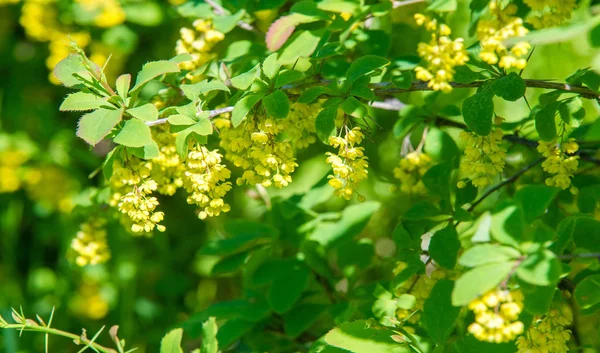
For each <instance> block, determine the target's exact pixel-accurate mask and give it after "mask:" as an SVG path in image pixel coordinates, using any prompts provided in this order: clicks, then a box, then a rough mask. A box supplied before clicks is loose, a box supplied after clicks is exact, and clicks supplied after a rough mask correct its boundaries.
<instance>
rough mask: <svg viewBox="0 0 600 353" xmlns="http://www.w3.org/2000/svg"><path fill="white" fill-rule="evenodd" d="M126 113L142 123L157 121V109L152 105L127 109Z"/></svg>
mask: <svg viewBox="0 0 600 353" xmlns="http://www.w3.org/2000/svg"><path fill="white" fill-rule="evenodd" d="M127 113H129V114H130V115H131V116H133V117H134V118H137V119H140V120H142V121H154V120H156V119H158V109H156V106H155V105H154V104H152V103H147V104H144V105H142V106H139V107H135V108H130V109H127Z"/></svg>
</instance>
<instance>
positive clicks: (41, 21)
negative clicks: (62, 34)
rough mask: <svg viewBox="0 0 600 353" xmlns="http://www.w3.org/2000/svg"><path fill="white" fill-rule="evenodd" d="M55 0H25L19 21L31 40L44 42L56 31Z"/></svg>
mask: <svg viewBox="0 0 600 353" xmlns="http://www.w3.org/2000/svg"><path fill="white" fill-rule="evenodd" d="M55 3H56V0H25V1H24V3H23V7H22V8H21V17H20V18H19V23H20V24H21V26H22V27H23V29H24V30H25V34H27V36H28V37H29V38H31V39H33V40H37V41H40V42H46V41H49V40H51V39H52V38H54V36H55V35H56V33H57V32H58V22H57V20H56V16H57V11H56V8H55V7H54V4H55Z"/></svg>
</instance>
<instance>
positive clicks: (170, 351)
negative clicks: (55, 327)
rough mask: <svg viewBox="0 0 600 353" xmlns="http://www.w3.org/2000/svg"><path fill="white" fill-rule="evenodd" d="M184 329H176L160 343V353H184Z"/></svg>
mask: <svg viewBox="0 0 600 353" xmlns="http://www.w3.org/2000/svg"><path fill="white" fill-rule="evenodd" d="M182 336H183V329H180V328H178V329H175V330H173V331H170V332H169V333H167V334H166V335H165V336H164V337H163V338H162V340H161V341H160V353H183V349H182V348H181V338H182Z"/></svg>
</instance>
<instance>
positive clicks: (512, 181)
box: [467, 158, 544, 212]
mask: <svg viewBox="0 0 600 353" xmlns="http://www.w3.org/2000/svg"><path fill="white" fill-rule="evenodd" d="M543 160H544V158H539V159H537V160H535V161H533V162H532V163H531V164H529V165H527V166H525V167H524V168H523V169H521V170H519V171H518V172H516V173H515V174H514V175H512V176H511V177H510V178H508V179H506V180H504V181H502V182H501V183H499V184H497V185H495V186H494V187H492V188H491V189H489V190H488V191H486V192H485V194H483V195H482V196H481V197H480V198H479V199H477V200H476V201H475V202H473V204H472V205H471V207H469V209H467V211H468V212H473V210H474V209H475V207H477V205H479V204H480V203H481V202H482V201H483V200H485V199H486V198H487V197H488V196H490V195H491V194H493V193H494V192H495V191H497V190H499V189H501V188H502V187H504V186H506V185H508V184H511V183H514V182H515V181H516V180H517V179H519V177H520V176H521V175H523V174H525V172H527V171H528V170H530V169H531V168H533V167H535V166H536V165H538V164H539V163H541V162H542V161H543Z"/></svg>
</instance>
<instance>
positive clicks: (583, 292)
mask: <svg viewBox="0 0 600 353" xmlns="http://www.w3.org/2000/svg"><path fill="white" fill-rule="evenodd" d="M574 294H575V300H577V304H579V306H580V307H581V308H583V309H588V308H591V307H593V306H595V305H597V304H599V303H600V274H596V275H591V276H588V277H586V278H584V279H583V280H582V281H581V282H579V283H578V284H577V287H575V293H574Z"/></svg>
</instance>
